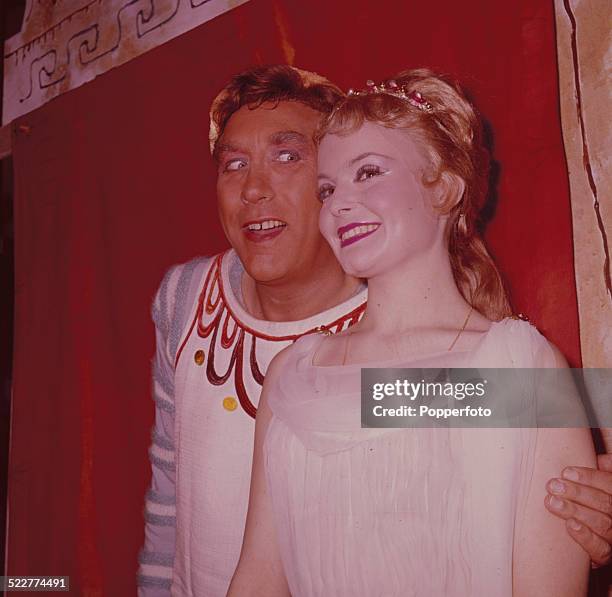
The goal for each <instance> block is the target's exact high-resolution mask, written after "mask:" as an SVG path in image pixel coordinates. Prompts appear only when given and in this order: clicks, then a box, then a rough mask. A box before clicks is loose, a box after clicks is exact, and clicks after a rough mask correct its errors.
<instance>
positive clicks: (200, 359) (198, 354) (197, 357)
mask: <svg viewBox="0 0 612 597" xmlns="http://www.w3.org/2000/svg"><path fill="white" fill-rule="evenodd" d="M193 360H194V361H195V362H196V365H202V364H203V363H204V351H203V350H196V351H195V354H194V355H193Z"/></svg>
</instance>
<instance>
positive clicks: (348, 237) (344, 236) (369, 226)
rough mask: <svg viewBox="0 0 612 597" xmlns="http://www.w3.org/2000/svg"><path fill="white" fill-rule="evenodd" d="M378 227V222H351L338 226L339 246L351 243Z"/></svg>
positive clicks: (371, 232)
mask: <svg viewBox="0 0 612 597" xmlns="http://www.w3.org/2000/svg"><path fill="white" fill-rule="evenodd" d="M379 228H380V222H352V223H351V224H347V225H346V226H341V227H340V228H338V238H339V239H340V247H342V248H344V247H347V246H348V245H352V244H354V243H356V242H358V241H360V240H361V239H363V238H365V237H366V236H370V235H371V234H373V233H374V232H376V231H377V230H378V229H379Z"/></svg>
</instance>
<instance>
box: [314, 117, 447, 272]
mask: <svg viewBox="0 0 612 597" xmlns="http://www.w3.org/2000/svg"><path fill="white" fill-rule="evenodd" d="M430 167H431V166H430V162H429V160H428V159H427V157H426V155H425V152H424V151H423V149H422V148H421V147H420V146H419V143H418V141H417V140H415V139H414V138H413V137H412V136H411V134H410V132H408V131H405V130H399V129H389V128H386V127H382V126H380V125H377V124H373V123H370V122H366V123H365V124H364V125H363V126H362V127H361V128H360V129H359V130H357V131H356V132H354V133H350V134H348V135H344V136H342V135H326V136H325V137H324V138H323V140H322V141H321V145H320V147H319V182H318V188H319V199H320V200H321V202H322V203H323V206H322V209H321V213H320V216H319V227H320V229H321V232H322V234H323V236H324V237H325V239H326V240H327V242H328V243H329V244H330V245H331V247H332V249H333V251H334V253H335V254H336V257H337V259H338V261H339V262H340V264H341V265H342V267H343V269H344V270H345V271H346V272H347V273H349V274H352V275H354V276H358V277H361V278H372V277H374V276H377V275H380V274H383V273H385V272H386V271H389V270H392V269H394V268H395V267H396V266H398V265H400V264H401V265H407V264H408V262H409V261H410V260H415V259H418V258H419V257H422V256H423V255H425V254H426V253H427V252H428V251H431V250H432V249H433V248H439V246H440V245H441V243H443V238H444V222H445V218H442V217H440V215H439V214H438V213H436V212H435V210H434V208H433V205H434V202H435V201H436V199H435V192H436V191H435V189H436V187H435V185H434V186H427V187H426V186H424V185H423V183H422V180H423V176H424V174H425V173H427V172H428V169H429V168H430Z"/></svg>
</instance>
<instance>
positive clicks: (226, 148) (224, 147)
mask: <svg viewBox="0 0 612 597" xmlns="http://www.w3.org/2000/svg"><path fill="white" fill-rule="evenodd" d="M231 151H235V152H239V151H240V149H239V148H238V147H236V146H235V145H232V144H231V143H218V144H217V146H216V147H215V153H216V154H220V153H224V152H231Z"/></svg>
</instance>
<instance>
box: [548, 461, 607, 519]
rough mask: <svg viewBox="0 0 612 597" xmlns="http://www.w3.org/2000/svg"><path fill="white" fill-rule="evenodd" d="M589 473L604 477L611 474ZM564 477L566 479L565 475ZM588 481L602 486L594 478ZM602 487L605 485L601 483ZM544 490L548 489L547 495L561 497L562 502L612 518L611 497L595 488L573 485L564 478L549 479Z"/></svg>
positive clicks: (578, 484) (579, 484)
mask: <svg viewBox="0 0 612 597" xmlns="http://www.w3.org/2000/svg"><path fill="white" fill-rule="evenodd" d="M566 470H567V469H566ZM585 470H589V469H585ZM590 472H592V473H599V474H605V475H610V474H611V473H601V471H590ZM564 475H565V471H564ZM565 476H566V477H567V475H565ZM589 480H590V481H592V482H596V483H597V484H598V485H600V486H601V485H602V484H601V483H600V482H598V481H597V480H595V479H594V477H591V478H590V479H589ZM603 485H605V483H603ZM546 488H547V489H548V492H549V493H551V494H553V495H556V496H558V497H561V498H563V499H564V500H569V501H572V502H574V503H576V504H581V505H582V506H586V507H587V508H591V509H592V510H598V511H599V512H601V513H603V514H605V515H607V516H612V495H610V493H608V492H606V491H605V490H602V489H597V487H596V486H588V485H582V484H581V483H574V482H572V481H569V480H567V478H564V479H551V480H550V481H549V482H548V483H547V485H546ZM610 491H612V488H610Z"/></svg>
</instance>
